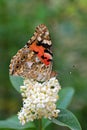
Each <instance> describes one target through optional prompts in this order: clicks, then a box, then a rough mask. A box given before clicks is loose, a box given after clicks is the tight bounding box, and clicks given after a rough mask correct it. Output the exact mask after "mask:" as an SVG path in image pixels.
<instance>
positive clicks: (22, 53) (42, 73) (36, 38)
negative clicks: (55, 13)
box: [9, 24, 52, 81]
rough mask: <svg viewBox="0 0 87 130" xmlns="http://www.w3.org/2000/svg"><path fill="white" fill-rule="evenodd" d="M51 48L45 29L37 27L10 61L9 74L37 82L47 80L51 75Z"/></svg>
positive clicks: (41, 26) (43, 26)
mask: <svg viewBox="0 0 87 130" xmlns="http://www.w3.org/2000/svg"><path fill="white" fill-rule="evenodd" d="M51 46H52V43H51V40H50V36H49V31H48V29H47V27H46V26H45V25H44V24H41V25H39V26H37V27H36V30H35V32H34V35H33V36H32V37H31V39H30V40H29V41H28V42H27V44H26V45H25V46H24V47H23V48H22V49H20V50H19V51H18V52H17V54H16V55H15V56H13V58H12V59H11V63H10V66H9V67H10V69H9V71H10V74H11V75H18V76H22V77H24V78H32V79H35V80H37V81H46V80H48V79H49V78H50V77H51V75H52V51H51Z"/></svg>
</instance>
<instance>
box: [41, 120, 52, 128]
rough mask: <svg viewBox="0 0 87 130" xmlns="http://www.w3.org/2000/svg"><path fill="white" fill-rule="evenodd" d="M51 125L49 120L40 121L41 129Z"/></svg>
mask: <svg viewBox="0 0 87 130" xmlns="http://www.w3.org/2000/svg"><path fill="white" fill-rule="evenodd" d="M51 123H52V122H51V120H48V119H47V118H43V119H42V124H43V128H46V127H47V126H48V125H50V124H51Z"/></svg>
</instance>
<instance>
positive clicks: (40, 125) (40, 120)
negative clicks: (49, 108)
mask: <svg viewBox="0 0 87 130" xmlns="http://www.w3.org/2000/svg"><path fill="white" fill-rule="evenodd" d="M38 123H39V130H43V129H42V119H39V120H38Z"/></svg>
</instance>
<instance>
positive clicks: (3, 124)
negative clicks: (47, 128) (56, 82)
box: [0, 116, 35, 129]
mask: <svg viewBox="0 0 87 130" xmlns="http://www.w3.org/2000/svg"><path fill="white" fill-rule="evenodd" d="M0 128H11V129H25V128H35V126H34V124H33V122H29V123H27V124H26V125H23V126H22V125H21V124H20V122H19V120H18V118H17V116H13V117H11V118H9V119H7V120H3V121H0Z"/></svg>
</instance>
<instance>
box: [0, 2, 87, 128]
mask: <svg viewBox="0 0 87 130" xmlns="http://www.w3.org/2000/svg"><path fill="white" fill-rule="evenodd" d="M41 23H44V24H45V25H46V26H47V27H48V29H49V31H50V35H51V39H52V43H53V53H54V65H53V68H54V70H56V71H57V72H58V79H59V82H60V84H61V86H62V87H67V86H71V87H73V88H74V89H75V95H74V97H73V100H72V102H71V104H70V106H69V110H71V111H72V112H73V113H74V114H75V115H76V116H77V118H78V120H79V121H80V123H81V126H82V128H83V130H87V0H0V119H1V120H2V119H6V118H8V117H10V116H12V115H14V114H16V113H17V112H18V111H19V110H20V107H21V104H22V103H21V96H20V94H19V93H18V92H17V91H16V90H15V89H14V88H13V87H12V85H11V83H10V80H9V63H10V59H11V58H12V56H13V55H15V54H16V52H17V51H18V50H19V49H20V48H22V47H23V46H24V45H25V44H26V42H27V41H28V40H29V39H30V38H31V36H32V35H33V32H34V29H35V27H36V26H37V25H39V24H41ZM55 129H57V128H55ZM63 129H64V130H65V128H62V127H61V130H63ZM66 130H68V129H66Z"/></svg>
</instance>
